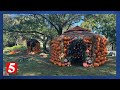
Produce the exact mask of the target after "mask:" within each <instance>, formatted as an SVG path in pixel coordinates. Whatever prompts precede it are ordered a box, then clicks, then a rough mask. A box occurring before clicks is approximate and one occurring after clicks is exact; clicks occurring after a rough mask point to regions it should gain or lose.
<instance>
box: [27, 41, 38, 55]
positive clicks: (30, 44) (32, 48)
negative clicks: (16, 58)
mask: <svg viewBox="0 0 120 90" xmlns="http://www.w3.org/2000/svg"><path fill="white" fill-rule="evenodd" d="M39 52H40V42H39V41H37V40H36V39H30V40H28V41H27V53H30V54H36V53H39Z"/></svg>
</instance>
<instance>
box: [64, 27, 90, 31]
mask: <svg viewBox="0 0 120 90" xmlns="http://www.w3.org/2000/svg"><path fill="white" fill-rule="evenodd" d="M71 31H90V30H89V29H85V28H81V27H79V26H76V27H73V28H70V29H69V30H67V31H65V32H64V33H66V32H71Z"/></svg>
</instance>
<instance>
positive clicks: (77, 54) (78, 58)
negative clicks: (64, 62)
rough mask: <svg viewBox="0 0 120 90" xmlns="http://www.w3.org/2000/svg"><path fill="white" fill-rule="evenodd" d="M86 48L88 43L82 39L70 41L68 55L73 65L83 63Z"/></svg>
mask: <svg viewBox="0 0 120 90" xmlns="http://www.w3.org/2000/svg"><path fill="white" fill-rule="evenodd" d="M86 48H87V47H86V44H85V43H84V41H83V40H82V39H76V40H73V41H72V42H71V43H70V45H69V46H68V52H67V56H68V58H69V60H70V62H71V64H72V65H82V64H83V62H85V60H86Z"/></svg>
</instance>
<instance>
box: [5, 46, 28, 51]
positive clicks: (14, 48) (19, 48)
mask: <svg viewBox="0 0 120 90" xmlns="http://www.w3.org/2000/svg"><path fill="white" fill-rule="evenodd" d="M13 50H21V51H24V50H26V47H25V46H22V45H17V46H13V47H5V48H4V51H13Z"/></svg>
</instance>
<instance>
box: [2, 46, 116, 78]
mask: <svg viewBox="0 0 120 90" xmlns="http://www.w3.org/2000/svg"><path fill="white" fill-rule="evenodd" d="M17 49H18V48H17ZM19 49H20V50H21V52H19V53H17V54H14V55H9V54H8V52H9V51H10V50H11V49H10V48H9V50H8V49H6V48H5V49H4V50H5V51H7V52H4V53H3V68H4V70H5V64H6V62H8V61H10V62H11V61H15V62H17V63H18V68H19V70H18V73H17V74H16V75H18V76H115V75H116V57H108V59H109V62H107V63H106V64H104V65H103V66H100V67H95V68H94V67H90V68H84V67H82V66H71V67H59V66H56V65H54V64H52V63H51V62H50V61H49V58H50V55H48V57H47V58H42V57H41V56H40V55H39V54H36V55H27V54H26V51H25V50H24V49H21V48H19ZM14 50H15V49H14Z"/></svg>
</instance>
